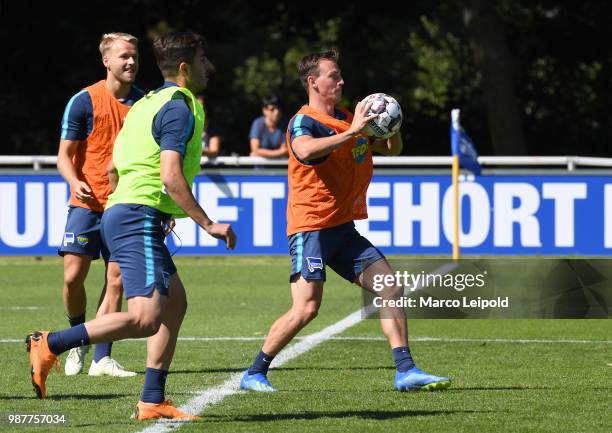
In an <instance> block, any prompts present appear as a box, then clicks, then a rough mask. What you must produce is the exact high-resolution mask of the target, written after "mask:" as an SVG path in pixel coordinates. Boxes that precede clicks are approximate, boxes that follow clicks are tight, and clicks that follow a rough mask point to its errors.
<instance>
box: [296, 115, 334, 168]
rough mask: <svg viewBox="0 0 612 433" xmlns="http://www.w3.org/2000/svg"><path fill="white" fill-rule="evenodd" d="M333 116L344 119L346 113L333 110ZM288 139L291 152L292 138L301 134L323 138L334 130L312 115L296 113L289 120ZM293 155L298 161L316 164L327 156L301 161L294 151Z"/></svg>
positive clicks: (332, 133)
mask: <svg viewBox="0 0 612 433" xmlns="http://www.w3.org/2000/svg"><path fill="white" fill-rule="evenodd" d="M334 117H335V118H336V119H338V120H346V114H345V113H343V112H342V111H338V110H334ZM288 130H289V140H290V143H291V146H289V147H290V148H291V152H293V140H295V139H296V138H297V137H301V136H302V135H310V136H311V137H312V138H323V137H329V136H330V135H334V134H335V133H336V131H334V130H333V129H331V128H328V127H327V126H325V125H324V124H322V123H321V122H319V121H318V120H315V119H313V118H312V117H310V116H308V115H306V114H298V115H296V116H293V119H291V122H289V127H288ZM293 156H295V157H296V158H297V160H298V161H300V162H302V163H303V164H307V165H316V164H319V163H321V162H323V161H325V159H326V158H327V157H328V156H329V155H325V156H322V157H321V158H317V159H312V160H310V161H302V160H301V159H299V158H298V157H297V155H296V154H295V152H293Z"/></svg>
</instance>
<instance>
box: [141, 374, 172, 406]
mask: <svg viewBox="0 0 612 433" xmlns="http://www.w3.org/2000/svg"><path fill="white" fill-rule="evenodd" d="M166 377H168V371H166V370H158V369H156V368H148V367H147V369H146V371H145V380H144V388H143V389H142V396H141V397H140V400H141V401H143V402H145V403H162V402H163V401H164V400H165V395H164V394H165V390H166Z"/></svg>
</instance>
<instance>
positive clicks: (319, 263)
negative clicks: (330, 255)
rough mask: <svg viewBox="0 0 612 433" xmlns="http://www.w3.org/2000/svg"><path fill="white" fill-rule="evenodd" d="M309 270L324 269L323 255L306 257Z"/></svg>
mask: <svg viewBox="0 0 612 433" xmlns="http://www.w3.org/2000/svg"><path fill="white" fill-rule="evenodd" d="M306 262H307V263H308V270H309V271H310V272H314V270H315V269H321V270H322V269H323V259H322V258H321V257H306Z"/></svg>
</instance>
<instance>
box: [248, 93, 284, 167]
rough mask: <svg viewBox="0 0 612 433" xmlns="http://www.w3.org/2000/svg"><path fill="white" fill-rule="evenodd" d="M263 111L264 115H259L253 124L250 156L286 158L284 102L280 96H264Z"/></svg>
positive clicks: (250, 136) (250, 134)
mask: <svg viewBox="0 0 612 433" xmlns="http://www.w3.org/2000/svg"><path fill="white" fill-rule="evenodd" d="M261 111H262V113H263V116H260V117H258V118H257V119H255V120H254V121H253V123H252V124H251V132H250V133H249V138H250V142H251V154H250V156H263V157H264V158H286V157H287V143H286V142H285V141H286V140H285V139H286V137H285V135H286V130H287V120H286V119H285V118H284V117H283V110H282V104H281V101H280V99H279V98H278V96H276V95H270V96H266V97H265V98H263V100H262V109H261Z"/></svg>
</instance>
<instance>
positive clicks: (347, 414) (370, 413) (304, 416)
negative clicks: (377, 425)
mask: <svg viewBox="0 0 612 433" xmlns="http://www.w3.org/2000/svg"><path fill="white" fill-rule="evenodd" d="M487 412H491V411H475V410H394V411H378V410H377V411H374V410H355V411H338V412H332V411H323V412H299V413H280V414H258V415H244V416H234V417H232V416H216V415H206V416H205V418H204V419H205V420H206V421H207V422H217V423H226V422H267V421H284V420H316V419H321V418H360V419H370V420H387V419H397V418H409V417H414V416H439V415H455V414H473V413H487Z"/></svg>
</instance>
